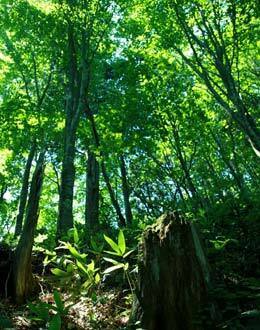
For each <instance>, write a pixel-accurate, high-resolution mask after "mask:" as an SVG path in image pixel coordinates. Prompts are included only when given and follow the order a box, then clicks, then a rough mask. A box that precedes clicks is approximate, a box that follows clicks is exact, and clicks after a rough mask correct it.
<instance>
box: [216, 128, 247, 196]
mask: <svg viewBox="0 0 260 330" xmlns="http://www.w3.org/2000/svg"><path fill="white" fill-rule="evenodd" d="M211 134H212V136H213V139H214V141H215V143H216V145H217V146H218V148H219V151H220V154H221V157H222V159H223V161H224V163H225V164H226V166H227V167H228V169H229V170H230V173H231V175H232V176H233V179H234V181H235V183H236V185H237V187H238V189H239V191H240V194H241V195H244V194H245V191H246V187H245V183H244V180H243V176H242V175H241V174H240V172H239V170H238V168H236V167H235V164H234V162H233V161H232V160H231V159H229V157H228V156H227V155H226V152H225V148H224V146H223V143H222V141H221V139H220V137H218V136H216V135H215V134H214V133H213V132H211Z"/></svg>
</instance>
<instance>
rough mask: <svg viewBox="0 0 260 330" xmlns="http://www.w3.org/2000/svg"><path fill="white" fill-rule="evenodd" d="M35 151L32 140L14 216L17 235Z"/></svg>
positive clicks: (20, 227) (21, 225) (21, 223)
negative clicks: (16, 212)
mask: <svg viewBox="0 0 260 330" xmlns="http://www.w3.org/2000/svg"><path fill="white" fill-rule="evenodd" d="M35 151H36V144H35V142H34V143H33V144H32V146H31V149H30V152H29V155H28V158H27V161H26V165H25V170H24V174H23V182H22V189H21V193H20V200H19V210H18V215H17V217H16V224H15V236H18V235H20V234H21V231H22V227H23V218H24V211H25V207H26V202H27V196H28V187H29V178H30V172H31V167H32V161H33V158H34V155H35Z"/></svg>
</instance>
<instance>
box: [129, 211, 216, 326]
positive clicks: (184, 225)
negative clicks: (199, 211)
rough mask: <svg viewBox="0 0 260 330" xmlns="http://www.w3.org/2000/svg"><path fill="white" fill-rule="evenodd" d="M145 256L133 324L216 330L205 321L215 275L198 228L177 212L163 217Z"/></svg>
mask: <svg viewBox="0 0 260 330" xmlns="http://www.w3.org/2000/svg"><path fill="white" fill-rule="evenodd" d="M141 254H142V259H141V260H139V275H138V276H139V279H138V287H137V290H136V300H135V302H134V304H133V309H132V322H133V323H136V321H140V322H141V324H140V328H144V329H146V330H158V329H163V330H195V329H212V327H211V326H212V325H211V324H210V323H209V324H204V325H203V324H202V323H201V322H202V321H201V319H200V313H202V312H203V311H204V308H205V307H207V302H208V296H207V293H208V292H207V291H208V287H209V285H210V275H209V269H208V264H207V261H206V257H205V254H204V252H203V249H202V246H201V242H200V239H199V236H198V233H197V231H196V228H195V226H194V224H192V223H191V222H190V221H185V220H183V219H181V217H180V216H179V215H178V214H177V213H169V214H165V215H163V216H161V217H160V218H159V219H158V221H157V222H156V223H155V224H154V225H152V226H149V227H148V228H147V229H146V230H145V232H144V234H143V238H142V243H141ZM212 310H213V309H212ZM212 314H213V313H212ZM211 318H212V316H210V317H208V319H207V320H208V321H209V319H211Z"/></svg>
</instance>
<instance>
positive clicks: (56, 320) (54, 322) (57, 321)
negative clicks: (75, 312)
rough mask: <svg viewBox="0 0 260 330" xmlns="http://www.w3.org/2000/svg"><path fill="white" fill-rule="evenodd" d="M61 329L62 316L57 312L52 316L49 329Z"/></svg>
mask: <svg viewBox="0 0 260 330" xmlns="http://www.w3.org/2000/svg"><path fill="white" fill-rule="evenodd" d="M60 329H61V317H60V315H59V314H56V315H54V316H53V317H52V319H51V321H50V324H49V327H48V330H60Z"/></svg>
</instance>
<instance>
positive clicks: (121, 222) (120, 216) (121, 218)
mask: <svg viewBox="0 0 260 330" xmlns="http://www.w3.org/2000/svg"><path fill="white" fill-rule="evenodd" d="M101 169H102V174H103V178H104V180H105V183H106V186H107V190H108V193H109V196H110V199H111V203H112V205H113V207H114V209H115V211H116V215H117V217H118V224H119V226H121V227H125V226H126V220H125V217H124V216H123V214H122V212H121V208H120V205H119V204H118V201H117V199H116V195H115V192H114V190H113V188H112V185H111V183H110V179H109V176H108V174H107V170H106V165H105V163H104V161H103V160H102V161H101Z"/></svg>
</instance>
